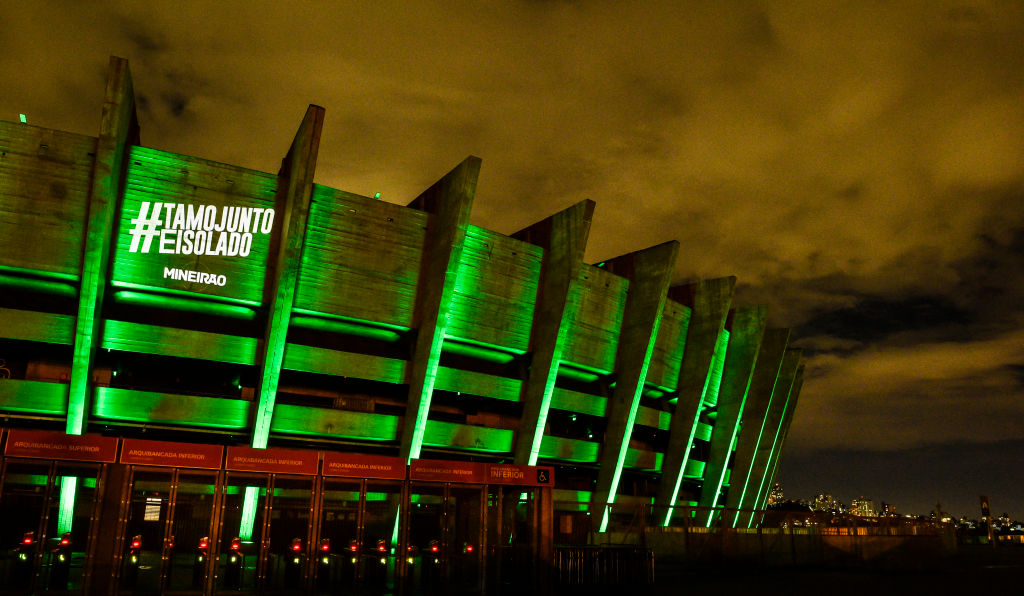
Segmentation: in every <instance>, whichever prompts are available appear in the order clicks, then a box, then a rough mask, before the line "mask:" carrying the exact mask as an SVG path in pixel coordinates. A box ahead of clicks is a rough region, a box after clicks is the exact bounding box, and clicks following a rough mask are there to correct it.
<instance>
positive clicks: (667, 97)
mask: <svg viewBox="0 0 1024 596" xmlns="http://www.w3.org/2000/svg"><path fill="white" fill-rule="evenodd" d="M81 4H82V5H81V6H79V5H78V3H63V2H61V3H53V4H52V5H50V4H48V3H45V2H24V1H21V0H18V1H7V0H0V20H2V26H0V81H2V92H0V118H2V119H4V120H9V121H17V119H18V115H19V114H20V113H24V114H26V115H27V117H28V121H29V123H31V124H36V125H39V126H44V127H48V128H56V129H62V130H69V131H74V132H79V133H85V134H89V135H96V134H97V133H98V130H99V119H100V118H99V117H100V108H101V105H102V99H103V86H104V80H105V74H106V67H107V61H108V57H109V56H110V55H111V54H114V55H119V56H123V57H126V58H128V59H129V60H130V65H131V69H132V73H133V77H134V81H135V89H136V95H137V97H138V101H139V119H140V122H141V129H142V143H143V144H144V145H147V146H150V147H155V148H158V149H164V150H168V151H174V152H178V153H184V154H187V155H196V156H200V157H204V158H207V159H212V160H216V161H221V162H226V163H231V164H237V165H242V166H245V167H249V168H253V169H257V170H261V171H266V172H276V171H277V170H278V166H279V164H280V159H281V157H283V155H284V153H285V152H286V150H287V148H288V146H289V144H290V142H291V139H292V137H293V135H294V133H295V130H296V129H297V127H298V124H299V122H300V120H301V118H302V115H303V113H304V112H305V109H306V106H307V105H308V104H310V103H315V104H318V105H322V106H324V107H325V108H326V110H327V117H326V122H325V127H324V137H323V140H322V143H321V147H320V155H319V161H318V168H317V178H316V179H317V182H318V183H320V184H325V185H328V186H332V187H335V188H340V189H343V190H348V191H352V192H356V193H360V194H364V195H372V194H373V193H375V192H378V191H379V192H381V193H382V195H383V199H384V200H388V201H393V202H396V203H403V204H404V203H407V202H408V201H409V200H411V199H412V198H414V197H415V196H416V195H417V194H418V193H419V192H420V191H421V190H422V189H424V188H426V187H427V186H429V185H430V184H431V183H432V182H433V181H435V180H436V179H437V178H439V177H440V176H441V175H442V174H444V173H445V172H447V171H448V170H449V169H451V168H452V167H453V166H455V165H456V164H457V163H459V162H460V161H461V160H462V159H463V158H465V157H466V156H467V155H470V154H473V155H478V156H480V157H481V158H483V169H482V171H481V175H480V182H479V186H478V188H477V195H476V201H475V208H474V213H473V223H475V224H477V225H480V226H484V227H486V228H490V229H493V230H497V231H499V232H503V233H512V232H514V231H516V230H518V229H520V228H522V227H525V226H526V225H528V224H530V223H532V222H534V221H537V220H539V219H542V218H543V217H546V216H547V215H549V214H551V213H554V212H556V211H558V210H561V209H563V208H565V207H567V206H568V205H571V204H573V203H575V202H577V201H579V200H581V199H584V198H589V199H593V200H594V201H596V203H597V210H596V212H595V221H594V224H593V227H592V230H591V235H590V243H589V247H588V250H587V260H588V261H589V262H596V261H600V260H604V259H606V258H610V257H614V256H616V255H619V254H623V253H626V252H631V251H634V250H638V249H641V248H645V247H648V246H651V245H654V244H658V243H661V242H664V241H666V240H671V239H677V240H679V242H680V243H681V251H680V257H679V263H678V265H677V270H676V275H675V277H676V281H678V282H682V281H687V280H693V279H698V278H711V277H721V276H724V275H736V276H737V277H738V278H739V286H738V289H737V303H739V304H753V303H759V302H763V303H766V304H768V305H769V309H770V310H769V312H770V319H769V322H770V324H771V325H773V326H789V327H792V328H793V329H794V332H793V333H794V335H793V337H794V338H795V339H796V340H797V345H799V346H802V347H803V348H804V349H805V355H806V356H807V359H806V362H807V373H806V382H805V384H804V388H803V392H802V394H801V397H800V404H799V407H798V409H797V413H796V416H795V418H794V421H793V427H792V431H791V432H790V436H789V442H788V444H787V447H786V450H785V452H784V454H783V460H782V467H781V470H780V473H779V476H778V479H780V480H781V481H782V484H783V487H784V489H785V490H786V493H787V495H788V496H793V497H811V496H812V495H813V494H814V493H816V492H818V491H822V490H825V491H829V492H831V493H832V494H834V495H835V496H836V497H838V498H840V499H842V500H843V501H845V502H847V503H848V502H849V501H850V499H852V498H854V497H858V496H861V495H864V496H866V497H869V498H873V499H875V500H876V501H888V502H894V503H896V505H897V506H898V508H899V510H900V511H901V512H910V513H928V512H929V511H931V510H932V509H933V508H934V507H935V503H936V502H937V501H938V502H941V503H942V507H943V509H944V510H946V511H948V512H951V513H953V514H955V515H961V514H967V515H970V516H972V517H977V516H979V515H980V512H979V507H978V495H980V494H987V495H989V497H990V499H991V502H992V509H993V511H994V512H997V513H1001V512H1003V511H1006V512H1009V513H1010V514H1011V515H1013V516H1015V517H1018V518H1022V517H1024V469H1022V463H1024V310H1022V305H1024V3H1020V2H1009V1H1008V2H995V1H993V2H984V1H974V2H947V1H943V0H927V1H919V2H911V1H907V2H821V1H820V0H801V1H793V2H779V3H774V2H768V3H765V2H756V3H721V2H717V1H711V2H660V3H659V2H642V3H641V2H637V3H631V2H613V1H608V2H602V1H595V2H568V1H566V2H560V1H553V2H540V1H533V2H492V3H471V2H465V3H463V2H454V1H451V0H445V1H442V2H437V3H411V2H401V3H380V4H381V6H376V5H374V6H372V7H370V8H367V7H365V6H362V7H360V6H345V5H341V4H340V3H337V4H336V3H323V4H322V5H318V6H319V7H320V10H318V11H315V12H314V10H313V9H310V8H308V7H307V6H305V5H299V4H297V3H296V4H295V5H289V4H288V3H279V2H275V3H269V2H267V3H252V2H238V3H235V2H216V3H212V2H211V3H202V4H200V3H184V4H183V5H182V4H180V3H178V2H173V3H171V2H168V3H137V4H136V3H133V4H128V3H125V4H123V5H121V4H116V3H109V4H101V3H81ZM143 4H155V5H156V8H153V7H147V8H143V7H142V5H143ZM252 4H256V5H257V7H256V8H253V6H251V5H252ZM368 4H370V3H368ZM373 4H376V3H373ZM384 4H389V5H390V6H392V8H386V7H384V6H383V5H384ZM723 5H725V6H723ZM399 6H400V7H401V8H394V7H399Z"/></svg>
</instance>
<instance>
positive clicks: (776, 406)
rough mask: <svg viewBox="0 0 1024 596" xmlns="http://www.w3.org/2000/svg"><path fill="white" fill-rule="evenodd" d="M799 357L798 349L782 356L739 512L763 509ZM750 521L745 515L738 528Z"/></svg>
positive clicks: (750, 517)
mask: <svg viewBox="0 0 1024 596" xmlns="http://www.w3.org/2000/svg"><path fill="white" fill-rule="evenodd" d="M800 355H801V351H800V350H799V349H787V350H786V353H785V355H784V356H783V357H782V365H781V366H780V367H779V377H778V379H777V380H776V382H775V389H774V390H773V391H772V399H771V403H769V405H768V409H767V411H766V412H765V417H764V425H763V430H762V439H761V441H759V442H758V444H757V450H756V451H755V452H754V457H753V460H752V462H751V465H750V490H748V491H747V492H746V493H745V494H744V495H743V499H742V500H741V501H740V504H739V507H740V508H741V509H747V510H750V509H758V508H760V507H762V506H763V503H762V499H761V496H762V495H764V496H765V497H767V495H768V491H769V490H770V486H766V483H767V482H768V481H767V478H766V476H767V475H768V471H769V470H768V465H769V464H770V463H771V456H772V453H773V452H774V450H775V443H776V441H777V440H778V434H779V427H780V426H781V424H782V417H783V414H785V412H786V406H787V404H788V402H789V397H790V390H791V389H792V387H793V379H794V378H795V377H796V371H797V366H798V365H799V364H800ZM744 519H746V523H744V522H743V520H744ZM753 521H754V517H753V515H745V516H742V517H741V522H740V524H739V525H740V526H745V527H750V524H751V523H753Z"/></svg>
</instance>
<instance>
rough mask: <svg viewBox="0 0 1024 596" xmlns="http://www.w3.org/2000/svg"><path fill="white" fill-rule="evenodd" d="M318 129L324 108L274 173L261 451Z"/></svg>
mask: <svg viewBox="0 0 1024 596" xmlns="http://www.w3.org/2000/svg"><path fill="white" fill-rule="evenodd" d="M323 125H324V109H323V108H321V107H320V106H314V105H311V106H309V108H307V109H306V115H305V117H304V118H303V119H302V124H300V125H299V130H298V132H296V133H295V138H294V140H292V145H291V148H289V150H288V154H287V155H286V156H285V157H284V159H283V160H282V162H281V170H280V171H279V172H278V174H277V176H278V190H277V193H278V199H277V205H278V210H279V212H280V213H283V215H284V224H283V225H282V226H281V235H280V240H279V241H278V244H277V254H276V256H275V264H274V268H273V270H272V271H271V272H270V275H271V278H270V279H269V280H267V298H266V302H267V304H268V312H267V325H266V328H265V331H264V336H263V342H262V349H261V351H260V354H259V357H258V359H257V366H259V371H260V372H259V383H258V385H257V394H256V400H257V407H256V410H255V412H254V419H253V424H252V446H253V447H256V448H260V449H262V448H265V447H266V446H267V441H268V440H269V438H270V423H271V421H272V420H273V417H274V403H275V401H276V398H277V387H278V383H279V381H280V378H281V365H282V363H283V362H284V350H285V345H286V344H287V339H288V324H289V322H290V321H291V315H292V306H293V305H294V304H295V287H296V284H297V282H298V279H299V269H300V267H301V266H302V246H303V244H304V242H305V239H306V223H307V221H308V220H309V205H310V201H311V200H312V197H313V175H314V173H315V171H316V159H317V153H318V151H319V149H320V134H321V132H322V131H323Z"/></svg>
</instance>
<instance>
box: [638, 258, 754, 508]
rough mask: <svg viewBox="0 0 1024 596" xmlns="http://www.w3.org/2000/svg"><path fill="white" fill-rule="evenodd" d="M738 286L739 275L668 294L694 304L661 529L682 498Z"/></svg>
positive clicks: (664, 469) (664, 471)
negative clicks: (719, 345)
mask: <svg viewBox="0 0 1024 596" xmlns="http://www.w3.org/2000/svg"><path fill="white" fill-rule="evenodd" d="M735 288H736V278H735V277H722V278H719V279H711V280H705V281H700V282H697V283H692V284H686V285H681V286H674V287H672V288H670V289H669V291H668V293H669V297H670V298H672V299H673V300H676V301H678V302H681V303H682V304H684V305H686V306H689V307H690V309H691V314H690V325H689V328H688V329H687V332H686V347H685V351H684V352H683V363H682V366H680V369H679V382H678V384H677V399H676V407H675V411H674V412H673V413H672V420H671V422H670V423H669V439H668V448H667V450H666V452H665V459H664V462H663V463H662V466H661V483H660V484H659V485H658V492H657V495H656V496H655V499H654V504H655V511H658V512H661V514H662V515H663V517H662V518H661V519H659V521H660V522H661V523H662V525H668V523H669V521H670V519H671V516H672V509H671V507H672V505H674V504H675V502H676V498H677V497H678V496H679V487H680V486H681V485H682V482H683V474H684V472H685V470H686V463H687V460H688V459H689V457H690V445H692V444H693V438H694V434H695V433H696V431H697V421H698V420H699V419H700V413H701V406H702V404H703V402H704V395H705V393H706V392H707V389H708V378H709V373H710V371H711V363H712V361H713V360H714V357H715V345H716V344H717V343H718V337H719V335H721V333H722V330H723V329H724V328H725V320H726V317H727V316H728V314H729V307H730V306H731V305H732V296H733V292H734V290H735Z"/></svg>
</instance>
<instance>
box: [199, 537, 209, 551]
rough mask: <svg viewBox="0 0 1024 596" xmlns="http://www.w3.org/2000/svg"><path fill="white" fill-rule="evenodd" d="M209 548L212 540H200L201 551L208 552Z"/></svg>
mask: <svg viewBox="0 0 1024 596" xmlns="http://www.w3.org/2000/svg"><path fill="white" fill-rule="evenodd" d="M209 547H210V539H209V538H200V539H199V550H206V549H207V548H209Z"/></svg>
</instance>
